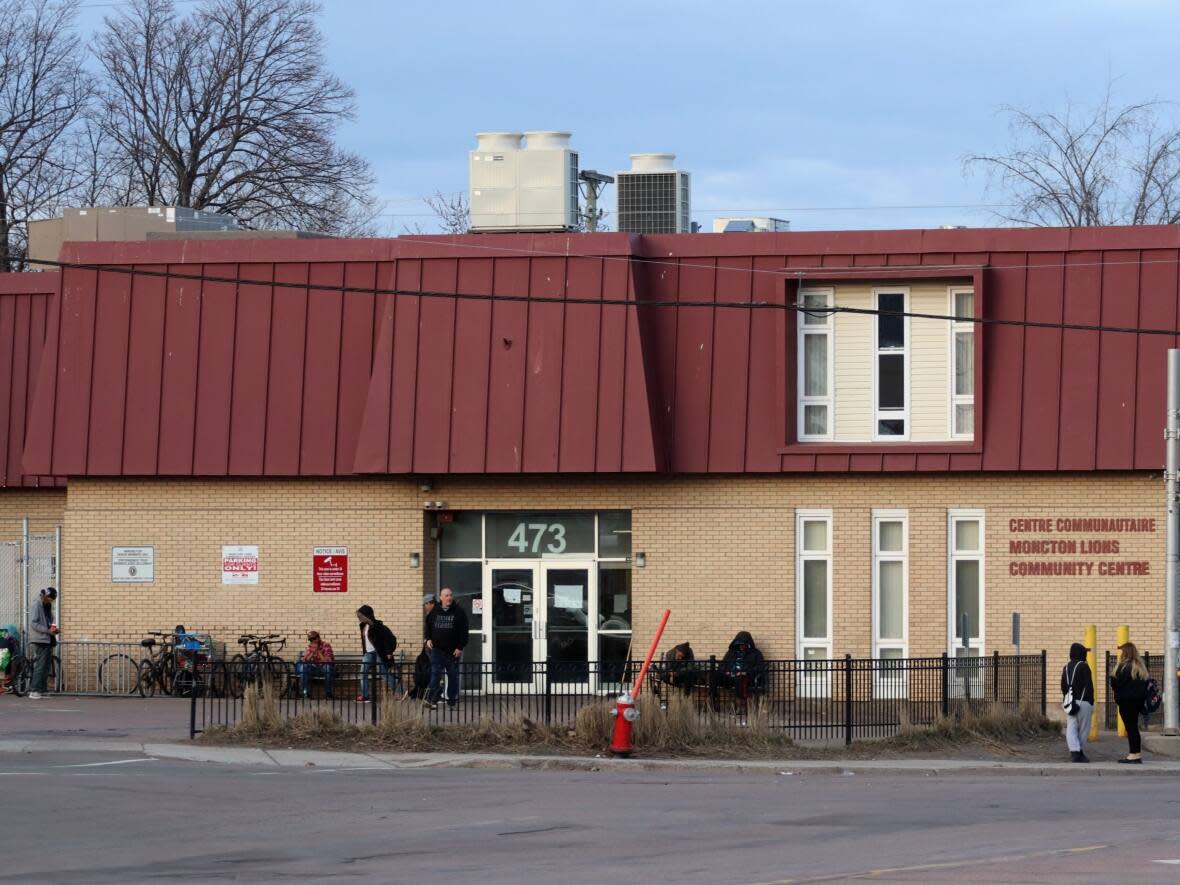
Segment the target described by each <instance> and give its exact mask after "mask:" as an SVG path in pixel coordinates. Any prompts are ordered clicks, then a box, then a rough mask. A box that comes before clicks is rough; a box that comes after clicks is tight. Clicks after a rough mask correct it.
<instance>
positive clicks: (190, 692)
mask: <svg viewBox="0 0 1180 885" xmlns="http://www.w3.org/2000/svg"><path fill="white" fill-rule="evenodd" d="M204 688H205V683H204V681H203V680H202V679H201V674H200V673H194V672H193V671H192V670H177V671H176V676H174V677H173V679H172V696H173V697H174V698H191V697H193V696H194V695H195V696H196V697H200V696H201V694H202V692H203V691H204Z"/></svg>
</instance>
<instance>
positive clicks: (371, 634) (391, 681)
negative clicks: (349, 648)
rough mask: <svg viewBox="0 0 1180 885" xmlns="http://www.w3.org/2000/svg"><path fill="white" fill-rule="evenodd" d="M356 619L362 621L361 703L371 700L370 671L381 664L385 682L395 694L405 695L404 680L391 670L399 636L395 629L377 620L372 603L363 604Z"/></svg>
mask: <svg viewBox="0 0 1180 885" xmlns="http://www.w3.org/2000/svg"><path fill="white" fill-rule="evenodd" d="M356 619H357V620H358V621H360V623H361V652H362V653H363V657H362V658H361V661H362V664H361V685H360V694H358V695H357V698H356V699H357V701H358V702H359V703H362V704H363V703H365V702H367V701H368V700H369V673H370V672H371V671H372V669H373V668H374V667H377V666H380V668H381V670H382V671H383V673H382V675H383V676H384V679H385V684H386V685H388V686H389V690H390V691H392V692H393V693H394V694H396V695H398V696H401V697H404V696H405V691H404V690H403V689H402V682H401V680H400V679H398V678H397V675H396V674H394V672H393V671H392V670H390V669H389V668H390V665H391V664H392V663H393V653H394V652H395V651H397V637H396V636H394V635H393V631H392V630H390V629H389V628H388V627H386V626H385V624H384V623H382V622H381V621H379V620H377V617H376V615H374V614H373V607H372V606H371V605H362V606H361V607H360V608H358V609H357V610H356Z"/></svg>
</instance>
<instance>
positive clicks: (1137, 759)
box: [1110, 642, 1150, 765]
mask: <svg viewBox="0 0 1180 885" xmlns="http://www.w3.org/2000/svg"><path fill="white" fill-rule="evenodd" d="M1149 678H1150V677H1149V674H1148V672H1147V667H1146V666H1145V665H1144V663H1143V658H1141V657H1140V656H1139V649H1138V648H1136V647H1135V643H1133V642H1124V643H1123V644H1122V645H1120V646H1119V661H1118V664H1117V665H1116V666H1115V668H1114V674H1113V675H1112V676H1111V677H1110V688H1111V691H1113V692H1114V701H1115V704H1117V705H1118V708H1119V716H1121V717H1122V720H1123V725H1124V726H1125V727H1126V729H1127V749H1128V752H1127V756H1126V758H1125V759H1120V760H1119V762H1122V763H1124V764H1126V765H1142V764H1143V756H1142V753H1141V749H1142V739H1141V738H1140V735H1139V714H1140V713H1142V712H1143V704H1144V701H1145V700H1146V699H1147V694H1148V691H1147V683H1148V680H1149Z"/></svg>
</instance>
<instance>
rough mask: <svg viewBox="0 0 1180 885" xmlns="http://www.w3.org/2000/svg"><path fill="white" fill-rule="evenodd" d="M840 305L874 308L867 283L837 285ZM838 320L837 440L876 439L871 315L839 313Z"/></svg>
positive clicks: (836, 369)
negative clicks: (874, 429) (874, 437)
mask: <svg viewBox="0 0 1180 885" xmlns="http://www.w3.org/2000/svg"><path fill="white" fill-rule="evenodd" d="M836 306H837V307H858V308H865V309H872V307H873V290H872V287H871V286H868V285H863V286H862V285H849V286H837V287H836ZM835 320H836V330H835V339H836V344H835V347H836V363H835V381H836V403H835V405H836V436H835V439H836V441H837V442H863V441H864V440H871V439H872V438H873V341H874V338H873V324H874V323H875V322H876V320H875V318H874V317H872V316H866V315H864V314H850V313H838V314H836V317H835Z"/></svg>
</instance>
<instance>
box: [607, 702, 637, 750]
mask: <svg viewBox="0 0 1180 885" xmlns="http://www.w3.org/2000/svg"><path fill="white" fill-rule="evenodd" d="M610 714H611V715H612V716H614V717H615V730H614V735H613V736H612V739H611V742H610V751H611V752H612V753H614V754H615V755H616V756H630V755H631V751H632V750H633V749H635V747H634V745H633V744H632V742H631V729H632V723H634V722H635V720H636V719H638V718H639V711H638V710H636V709H635V701H634V699H633V698H632V697H631V692H629V691H625V692H623V693H622V694H621V695H619V700H618V702H617V703H616V704H615V708H614V709H613V710H611V711H610Z"/></svg>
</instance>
